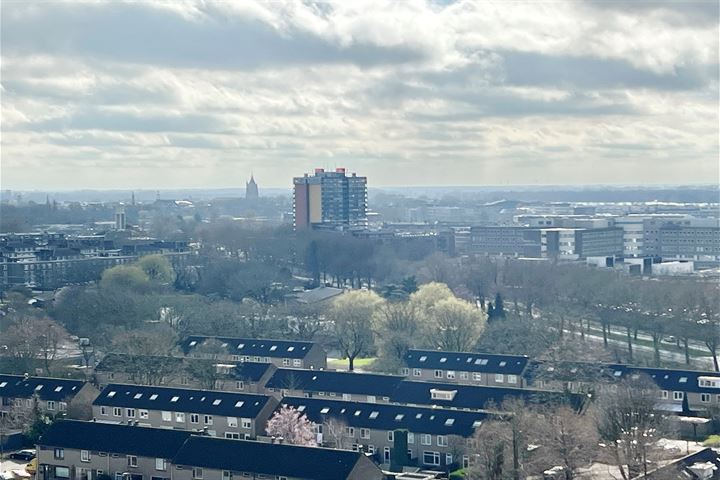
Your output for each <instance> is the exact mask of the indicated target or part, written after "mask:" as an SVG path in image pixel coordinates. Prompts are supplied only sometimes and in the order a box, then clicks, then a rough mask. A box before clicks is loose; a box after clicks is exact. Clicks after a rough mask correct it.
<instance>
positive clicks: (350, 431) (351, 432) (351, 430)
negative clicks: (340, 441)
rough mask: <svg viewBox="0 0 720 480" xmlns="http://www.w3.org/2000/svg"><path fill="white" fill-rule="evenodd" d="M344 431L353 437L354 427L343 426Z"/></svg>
mask: <svg viewBox="0 0 720 480" xmlns="http://www.w3.org/2000/svg"><path fill="white" fill-rule="evenodd" d="M345 433H346V434H347V436H348V437H351V438H355V427H345Z"/></svg>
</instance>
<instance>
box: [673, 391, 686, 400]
mask: <svg viewBox="0 0 720 480" xmlns="http://www.w3.org/2000/svg"><path fill="white" fill-rule="evenodd" d="M684 397H685V394H684V393H683V392H673V400H682V399H683V398H684Z"/></svg>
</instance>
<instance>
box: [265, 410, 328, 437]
mask: <svg viewBox="0 0 720 480" xmlns="http://www.w3.org/2000/svg"><path fill="white" fill-rule="evenodd" d="M315 430H316V425H315V424H314V423H312V422H310V420H308V419H307V417H306V416H305V415H303V414H302V413H301V412H299V411H297V410H296V409H295V408H293V407H289V406H287V405H283V406H282V407H280V410H277V411H276V412H275V414H274V415H273V416H272V417H271V418H270V420H268V424H267V428H266V429H265V431H266V432H267V434H268V435H269V436H271V437H275V438H282V439H283V441H284V442H286V443H290V444H292V445H303V446H307V447H315V446H317V435H316V434H315Z"/></svg>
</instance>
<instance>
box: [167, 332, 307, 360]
mask: <svg viewBox="0 0 720 480" xmlns="http://www.w3.org/2000/svg"><path fill="white" fill-rule="evenodd" d="M211 339H212V340H217V341H219V342H220V343H221V344H222V345H223V346H224V347H226V348H227V350H228V353H229V354H230V355H249V356H260V357H273V358H305V356H306V355H307V354H308V352H310V349H311V348H312V347H314V346H315V343H314V342H302V341H295V340H271V339H263V338H232V337H205V336H200V335H193V336H190V337H187V338H185V339H184V340H183V341H182V342H180V348H182V350H183V352H185V353H186V354H187V353H189V352H190V351H191V350H192V349H193V348H195V347H197V346H198V345H199V344H202V343H203V342H205V341H206V340H211Z"/></svg>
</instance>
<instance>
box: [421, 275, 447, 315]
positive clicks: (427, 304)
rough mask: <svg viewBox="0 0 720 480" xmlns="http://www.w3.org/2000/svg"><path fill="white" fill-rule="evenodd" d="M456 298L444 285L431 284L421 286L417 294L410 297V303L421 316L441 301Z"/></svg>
mask: <svg viewBox="0 0 720 480" xmlns="http://www.w3.org/2000/svg"><path fill="white" fill-rule="evenodd" d="M454 297H455V295H453V293H452V290H450V288H449V287H448V286H447V285H445V284H444V283H438V282H431V283H426V284H425V285H422V286H420V288H418V290H417V291H416V292H415V293H413V294H412V295H410V301H411V302H413V303H414V304H415V307H416V308H417V309H418V311H419V312H420V313H421V314H425V313H428V312H429V311H430V309H431V308H432V307H433V306H434V305H435V304H436V303H438V302H439V301H440V300H445V299H448V298H454Z"/></svg>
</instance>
